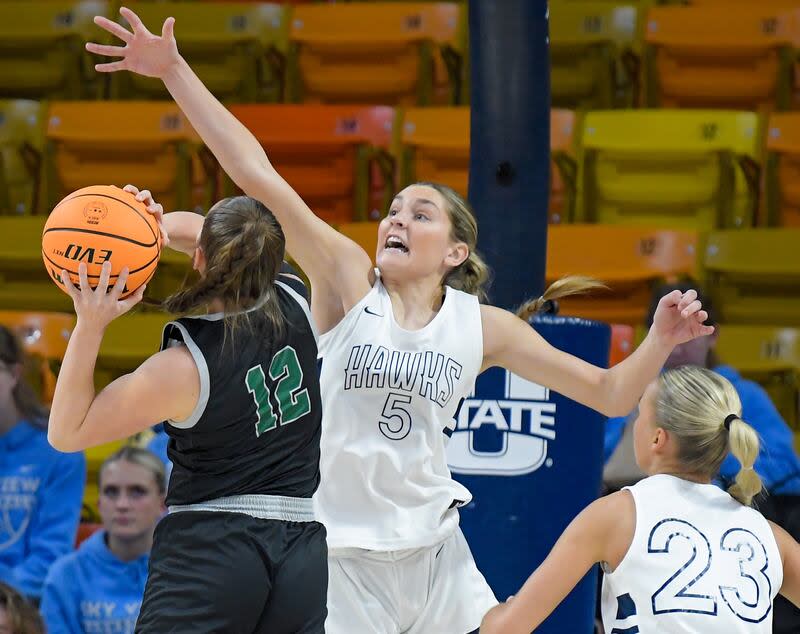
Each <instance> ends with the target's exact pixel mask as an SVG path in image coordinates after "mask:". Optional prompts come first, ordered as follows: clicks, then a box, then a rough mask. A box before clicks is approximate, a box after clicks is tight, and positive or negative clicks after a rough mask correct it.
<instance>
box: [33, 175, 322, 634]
mask: <svg viewBox="0 0 800 634" xmlns="http://www.w3.org/2000/svg"><path fill="white" fill-rule="evenodd" d="M128 190H129V191H133V192H134V193H136V194H138V195H139V198H140V199H141V200H144V201H145V203H146V204H147V205H148V209H149V210H150V211H153V210H154V209H156V208H159V207H160V205H157V204H156V203H154V202H153V201H152V199H151V198H150V197H149V193H148V192H146V191H145V192H141V193H139V192H138V191H137V190H135V188H131V187H129V188H128ZM178 213H180V212H178ZM197 219H198V222H200V223H201V225H200V226H201V227H202V228H201V229H200V227H198V230H199V238H198V235H197V233H194V235H186V236H170V239H171V242H170V246H172V248H175V249H177V250H181V251H184V252H186V253H188V254H191V255H192V258H193V265H194V268H195V269H196V270H197V271H198V272H199V273H200V279H199V281H198V282H197V283H196V284H194V285H192V286H189V287H187V288H184V289H183V290H181V291H180V292H178V293H177V294H175V295H173V296H172V297H170V298H168V299H167V301H166V302H165V306H164V307H165V308H166V309H167V310H168V311H169V312H172V313H177V314H187V313H196V312H197V311H198V310H201V309H207V311H208V312H207V313H205V314H202V315H199V316H194V317H182V318H180V319H178V320H176V321H173V322H171V323H169V324H167V326H166V327H165V329H164V335H163V342H162V346H161V351H160V352H157V353H156V354H154V355H153V356H151V357H150V358H149V359H147V360H146V361H145V362H144V363H143V364H142V365H141V366H140V367H139V368H138V369H137V370H135V371H134V372H132V373H131V374H128V375H126V376H123V377H120V378H118V379H117V380H115V381H114V382H112V383H111V384H110V385H108V386H107V387H106V388H104V389H103V390H102V391H101V392H100V393H99V394H96V393H95V390H94V386H93V376H92V375H93V370H94V364H95V360H96V358H97V354H98V351H99V348H100V343H101V341H102V338H103V331H104V330H105V328H106V326H107V325H108V324H109V322H111V321H112V320H113V319H114V318H116V317H118V316H120V315H122V314H123V313H125V312H127V311H128V310H129V309H130V308H132V307H133V306H134V305H135V304H136V303H137V302H138V301H139V300H140V299H141V297H142V293H143V289H139V290H138V291H137V292H136V293H135V294H134V295H133V296H131V297H129V298H127V299H124V300H120V299H119V297H120V295H121V293H122V290H123V288H124V286H125V280H126V277H127V272H125V271H123V274H121V275H120V277H119V279H118V281H117V283H116V284H115V285H114V286H113V288H111V289H109V290H108V292H107V289H108V286H109V275H110V266H109V263H106V264H105V265H104V268H103V270H102V274H101V276H100V280H99V284H98V286H97V288H96V289H95V290H92V288H91V287H90V286H89V282H88V279H87V272H86V267H85V265H83V264H81V266H80V269H79V273H80V288H75V287H74V286H73V285H72V284H70V283H69V282H67V289H68V291H69V293H70V295H71V296H72V299H73V302H74V305H75V312H76V313H77V316H78V319H77V325H76V327H75V330H74V331H73V333H72V336H71V338H70V341H69V345H68V347H67V352H66V355H65V357H64V362H63V364H62V367H61V372H60V373H59V377H58V383H57V385H56V390H55V396H54V399H53V404H52V410H51V415H50V426H49V431H48V436H49V439H50V442H51V443H52V445H53V446H54V447H56V448H57V449H60V450H61V451H79V450H82V449H85V448H87V447H91V446H94V445H99V444H102V443H105V442H109V441H111V440H115V439H121V438H126V437H128V436H130V435H132V434H134V433H136V432H139V431H143V430H145V429H147V428H148V427H150V426H152V425H153V424H156V423H158V422H160V421H164V420H166V421H167V424H166V425H165V428H166V430H167V433H168V434H169V435H170V442H169V448H168V455H169V458H170V459H171V460H172V463H173V470H172V475H171V477H170V482H169V489H168V494H167V504H168V506H169V508H170V513H169V514H168V515H167V516H166V517H165V518H164V519H162V521H161V522H160V523H159V525H158V527H157V529H156V533H155V541H154V544H153V550H152V555H151V559H150V571H149V577H148V581H147V587H146V589H145V594H144V601H143V603H142V608H141V612H140V615H139V620H138V623H137V626H136V631H137V632H158V633H161V632H186V633H189V632H191V633H192V634H197V633H200V632H220V633H225V634H236V633H242V634H244V633H250V632H265V633H266V632H269V633H270V634H280V633H284V632H285V633H290V632H292V633H295V632H315V633H316V632H323V631H324V621H325V617H326V614H327V610H326V591H327V579H328V574H327V563H326V561H327V559H326V557H327V551H326V545H325V529H324V527H323V526H322V524H320V523H318V522H316V521H314V514H313V510H312V504H311V496H312V494H313V493H314V491H315V489H316V488H317V485H318V483H319V441H320V423H321V404H320V391H319V380H318V374H317V367H316V358H317V345H316V337H315V331H314V327H313V325H312V322H311V318H310V313H309V309H308V301H307V298H306V291H305V286H304V285H303V283H302V281H300V280H299V279H298V278H297V277H296V276H294V275H290V274H286V272H285V270H286V269H285V266H286V265H283V264H282V262H283V256H284V236H283V231H282V230H281V227H280V225H279V224H278V222H277V221H276V220H275V218H274V216H273V215H272V213H271V212H270V211H269V210H268V209H267V208H266V207H264V205H262V204H261V203H260V202H258V201H256V200H254V199H252V198H248V197H245V196H240V197H236V198H228V199H225V200H223V201H220V202H219V203H217V204H216V205H215V206H214V207H213V208H212V209H211V211H210V212H209V213H208V215H207V216H206V218H205V220H204V221H203V220H202V218H201V217H197ZM63 276H64V279H67V280H68V279H69V277H68V276H66V274H63Z"/></svg>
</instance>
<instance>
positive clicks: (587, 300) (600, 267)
mask: <svg viewBox="0 0 800 634" xmlns="http://www.w3.org/2000/svg"><path fill="white" fill-rule="evenodd" d="M696 268H697V234H696V233H695V232H692V231H665V230H658V229H642V228H639V227H618V226H611V225H580V224H575V225H554V226H551V227H549V229H548V232H547V268H546V278H547V282H548V283H552V282H554V281H555V280H557V279H559V278H562V277H564V276H566V275H588V276H591V277H594V278H595V279H598V280H600V281H601V282H603V283H605V284H606V285H607V286H608V287H609V288H608V291H598V292H594V293H592V294H590V295H587V296H578V297H574V298H567V299H565V300H563V301H562V302H560V304H561V314H564V315H575V316H578V317H584V318H587V319H595V320H598V321H604V322H606V323H609V324H628V325H631V326H636V325H637V324H640V323H642V322H643V321H644V319H645V316H646V315H647V310H648V308H649V306H650V295H651V288H652V285H653V284H654V283H657V282H659V281H662V280H665V279H666V280H669V279H677V278H680V277H686V276H692V275H694V273H695V270H696Z"/></svg>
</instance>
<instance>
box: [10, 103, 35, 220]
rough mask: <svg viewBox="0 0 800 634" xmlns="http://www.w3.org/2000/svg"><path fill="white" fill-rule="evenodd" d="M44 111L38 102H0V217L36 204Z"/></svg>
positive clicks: (21, 212)
mask: <svg viewBox="0 0 800 634" xmlns="http://www.w3.org/2000/svg"><path fill="white" fill-rule="evenodd" d="M44 111H45V109H44V107H43V106H42V104H41V103H39V102H37V101H27V100H21V99H20V100H15V101H0V215H8V214H16V215H25V214H30V213H33V212H34V211H35V210H36V208H37V205H38V194H39V186H40V175H41V167H42V151H43V150H44V116H43V113H44Z"/></svg>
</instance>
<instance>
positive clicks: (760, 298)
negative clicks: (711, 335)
mask: <svg viewBox="0 0 800 634" xmlns="http://www.w3.org/2000/svg"><path fill="white" fill-rule="evenodd" d="M704 266H705V270H706V275H707V277H708V287H709V288H710V289H711V292H712V296H713V297H714V299H715V304H716V305H717V306H718V307H719V312H720V315H721V321H722V322H723V323H725V324H728V323H735V324H766V325H772V326H791V327H797V325H798V324H800V292H798V289H800V229H792V228H789V229H751V230H749V231H716V232H713V233H711V234H710V235H709V237H708V243H707V245H706V251H705V257H704Z"/></svg>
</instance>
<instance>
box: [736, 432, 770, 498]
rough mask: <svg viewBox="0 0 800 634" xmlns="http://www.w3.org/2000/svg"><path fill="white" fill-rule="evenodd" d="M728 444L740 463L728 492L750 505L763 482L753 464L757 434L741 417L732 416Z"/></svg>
mask: <svg viewBox="0 0 800 634" xmlns="http://www.w3.org/2000/svg"><path fill="white" fill-rule="evenodd" d="M728 444H729V445H730V449H731V453H732V454H733V456H734V457H735V458H736V459H737V460H738V461H739V464H740V465H741V467H740V469H739V473H737V474H736V480H735V482H734V484H733V486H731V487H730V488H729V489H728V493H730V494H731V496H732V497H734V498H736V499H737V500H739V502H741V503H742V504H744V505H745V506H750V505H751V504H752V502H753V498H754V497H755V496H757V495H758V494H759V493H761V489H762V488H763V486H764V485H763V484H762V482H761V478H760V477H759V475H758V474H757V473H756V470H755V469H754V468H753V465H755V463H756V458H758V451H759V441H758V434H756V431H755V430H754V429H753V428H752V427H751V426H750V425H748V424H747V423H745V422H744V421H743V420H742V419H741V418H738V417H736V418H734V419H733V420H732V421H731V422H730V431H729V432H728Z"/></svg>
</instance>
